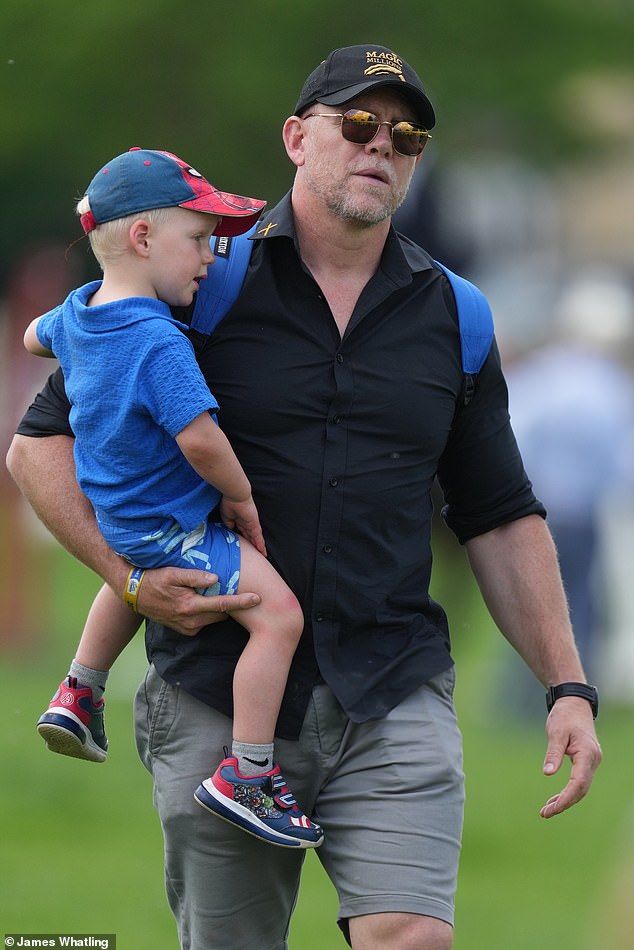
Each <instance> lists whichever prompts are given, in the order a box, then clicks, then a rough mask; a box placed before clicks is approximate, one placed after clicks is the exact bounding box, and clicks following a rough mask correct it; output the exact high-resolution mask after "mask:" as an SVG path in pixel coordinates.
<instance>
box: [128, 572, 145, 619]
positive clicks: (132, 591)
mask: <svg viewBox="0 0 634 950" xmlns="http://www.w3.org/2000/svg"><path fill="white" fill-rule="evenodd" d="M144 575H145V571H144V570H142V569H141V568H140V567H133V568H132V570H131V571H130V573H129V574H128V579H127V581H126V582H125V588H124V590H123V600H124V602H125V603H126V604H127V605H128V607H130V608H131V609H132V610H133V611H134V612H135V613H136V612H137V600H138V598H139V588H140V586H141V581H142V580H143V577H144Z"/></svg>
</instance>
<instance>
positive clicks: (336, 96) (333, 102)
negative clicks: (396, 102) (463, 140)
mask: <svg viewBox="0 0 634 950" xmlns="http://www.w3.org/2000/svg"><path fill="white" fill-rule="evenodd" d="M384 86H389V87H390V88H391V89H394V91H395V92H401V93H402V94H403V95H404V96H405V97H406V98H407V99H409V101H410V102H411V103H412V104H413V106H414V108H415V109H416V111H417V113H418V117H419V119H420V121H421V123H422V124H423V125H424V126H425V128H426V129H431V128H433V127H434V125H435V124H436V114H435V112H434V107H433V106H432V104H431V102H430V101H429V99H428V98H427V96H425V95H423V93H422V92H421V91H420V89H417V88H416V86H412V84H411V83H409V82H400V81H397V80H395V79H386V80H385V82H381V81H380V80H379V81H377V80H376V79H373V80H372V81H371V82H360V83H357V84H356V85H355V86H346V88H345V89H340V90H339V91H338V92H331V93H330V94H329V95H327V96H319V98H318V99H317V102H322V103H323V104H324V105H325V106H340V105H343V104H344V103H346V102H349V101H350V99H354V98H355V96H360V95H362V94H363V93H364V92H368V91H371V90H373V89H378V88H380V87H384ZM308 105H310V103H309V102H307V103H306V106H308ZM302 111H303V110H302Z"/></svg>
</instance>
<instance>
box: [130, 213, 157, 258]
mask: <svg viewBox="0 0 634 950" xmlns="http://www.w3.org/2000/svg"><path fill="white" fill-rule="evenodd" d="M151 231H152V226H151V224H150V222H149V221H147V220H146V219H145V218H137V219H136V221H135V222H134V223H133V224H131V225H130V230H129V231H128V238H129V241H130V247H131V248H132V250H133V251H134V252H135V253H136V254H138V255H139V257H147V256H148V254H149V252H150V234H151Z"/></svg>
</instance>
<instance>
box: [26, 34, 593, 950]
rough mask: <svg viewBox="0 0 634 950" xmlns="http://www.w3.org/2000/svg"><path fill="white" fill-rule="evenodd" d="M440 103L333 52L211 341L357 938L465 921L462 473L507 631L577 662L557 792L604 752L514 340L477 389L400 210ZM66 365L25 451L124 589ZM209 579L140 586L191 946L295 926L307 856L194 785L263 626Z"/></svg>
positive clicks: (143, 714)
mask: <svg viewBox="0 0 634 950" xmlns="http://www.w3.org/2000/svg"><path fill="white" fill-rule="evenodd" d="M434 121H435V117H434V111H433V108H432V105H431V103H430V102H429V99H428V98H427V96H426V94H425V90H424V88H423V86H422V83H421V81H420V79H419V78H418V76H417V75H416V73H415V72H414V71H413V70H412V69H411V67H410V66H408V64H407V63H405V62H404V61H403V60H402V59H401V58H400V57H399V56H398V55H397V54H396V53H394V52H392V51H391V50H388V49H386V48H385V47H380V46H374V45H368V46H353V47H349V48H345V49H341V50H335V51H334V52H333V53H331V54H330V56H329V57H328V58H327V59H326V60H325V61H324V62H323V63H321V64H320V65H319V66H318V67H317V68H316V69H315V70H314V71H313V73H312V74H311V75H310V76H309V77H308V79H307V80H306V83H305V85H304V87H303V89H302V91H301V93H300V97H299V100H298V102H297V105H296V108H295V114H294V115H293V116H291V117H290V118H289V119H287V120H286V122H285V124H284V129H283V138H284V143H285V147H286V150H287V153H288V155H289V158H290V159H291V161H292V162H293V164H294V165H295V167H296V174H295V181H294V185H293V189H292V192H291V193H290V195H287V196H286V198H284V199H283V200H282V202H281V203H280V204H279V205H278V206H277V207H276V208H274V209H273V210H272V211H271V212H270V213H269V214H267V215H266V217H265V218H264V220H263V222H262V225H261V227H260V229H259V231H258V237H257V239H256V242H255V248H254V251H253V256H252V261H251V267H250V270H249V273H248V275H247V278H246V281H245V285H244V288H243V292H242V294H241V297H240V299H239V300H238V302H237V303H236V304H235V305H234V306H233V308H232V309H231V310H230V312H229V313H228V314H227V316H226V317H225V318H224V320H223V321H222V323H221V324H220V326H219V327H218V328H217V330H216V331H214V334H213V335H212V337H210V338H209V339H208V340H206V341H202V346H201V348H200V352H199V362H200V365H201V368H202V369H203V372H204V374H205V376H206V378H207V379H208V380H209V381H210V382H213V387H214V392H215V393H216V394H217V395H218V401H219V403H220V406H221V415H220V423H221V425H222V427H223V429H224V431H225V432H226V433H227V435H228V436H229V439H230V440H231V442H232V444H233V446H234V449H235V450H236V453H237V455H238V457H239V458H240V460H241V462H242V464H243V465H244V468H245V470H246V472H247V475H248V477H249V479H250V481H251V484H252V486H253V493H254V497H255V499H256V503H257V505H258V510H259V512H260V517H261V521H262V525H263V528H264V534H265V537H266V541H267V549H268V552H269V556H270V558H271V560H272V562H273V564H274V565H275V566H276V567H277V568H278V570H279V571H280V573H281V574H282V576H284V577H285V579H286V580H287V581H288V583H289V585H290V586H291V588H292V589H293V590H294V592H295V593H296V594H297V595H298V597H299V599H300V602H301V603H302V606H303V609H304V615H305V629H304V634H303V636H302V639H301V641H300V646H299V648H298V650H297V653H296V655H295V659H294V663H293V667H292V670H291V674H290V677H289V682H288V687H287V690H286V694H285V700H284V704H283V708H282V712H281V714H280V718H279V721H278V730H277V739H276V747H277V748H278V750H279V757H280V760H281V761H283V762H284V763H285V770H286V773H287V777H288V779H289V782H290V783H291V784H292V786H293V788H294V790H295V793H296V795H297V798H298V801H299V803H300V804H301V805H302V807H303V809H304V810H305V811H306V812H307V813H308V814H314V816H315V818H316V820H318V821H319V823H320V824H321V825H322V827H323V829H324V834H325V839H324V844H323V845H322V847H321V848H320V854H319V856H320V859H321V860H322V861H323V864H324V867H325V869H326V871H327V873H328V874H329V876H330V878H331V879H332V881H333V883H334V884H335V887H336V888H337V891H338V894H339V899H340V911H339V917H340V921H339V922H340V926H341V928H342V930H343V932H344V934H345V935H346V938H347V939H348V942H349V943H350V945H351V946H352V947H353V948H354V950H374V948H377V950H378V948H381V950H413V948H416V950H447V948H449V947H450V946H451V943H452V925H453V901H454V891H455V884H456V875H457V865H458V853H459V846H460V836H461V826H462V806H463V777H462V764H461V744H460V736H459V733H458V729H457V726H456V722H455V713H454V708H453V702H452V692H453V665H452V660H451V656H450V652H449V635H448V630H447V623H446V617H445V615H444V612H443V611H442V609H441V608H440V607H439V606H438V605H437V604H435V603H434V602H433V601H431V600H430V598H429V595H428V585H429V578H430V572H431V552H430V522H431V500H430V491H431V487H432V483H433V481H434V479H435V477H436V476H438V478H439V480H440V483H441V486H442V488H443V491H444V493H445V499H446V502H447V507H446V520H447V522H448V524H449V525H450V527H451V528H452V529H453V530H454V531H455V532H456V534H457V535H458V537H459V539H460V540H461V541H462V542H464V543H465V544H466V547H467V551H468V555H469V559H470V562H471V564H472V567H473V570H474V572H475V575H476V577H477V579H478V582H479V584H480V587H481V589H482V592H483V594H484V597H485V599H486V601H487V604H488V606H489V609H490V611H491V614H492V616H493V617H494V619H495V620H496V623H497V624H498V626H499V627H500V629H501V630H502V631H503V632H504V634H505V635H506V636H507V638H508V639H509V640H510V642H511V643H512V644H513V646H514V647H515V648H516V649H517V650H518V652H519V653H520V654H521V655H522V656H523V657H524V659H525V660H526V662H527V663H528V665H529V666H530V668H531V669H532V670H533V672H534V673H535V675H536V676H537V678H538V679H539V680H540V681H541V682H542V683H543V684H544V686H547V687H551V686H558V685H560V684H563V683H574V684H575V686H573V687H564V688H563V689H561V690H559V691H557V692H556V693H554V694H552V695H551V702H552V703H553V704H552V711H551V712H550V715H549V717H548V720H547V733H548V738H549V742H548V750H547V754H546V761H545V765H544V771H545V772H546V773H547V774H550V773H553V772H556V771H557V770H558V769H559V767H560V765H561V763H562V760H563V757H564V755H568V756H569V757H570V759H571V760H572V762H573V764H574V768H573V771H572V774H571V777H570V779H569V781H568V782H567V784H566V785H565V787H564V789H563V791H561V793H560V794H558V795H554V796H553V797H552V798H551V799H550V800H549V801H548V803H547V804H546V805H545V806H544V808H543V809H542V815H543V816H544V817H550V816H551V815H554V814H557V813H559V812H561V811H563V810H564V809H566V808H568V807H570V806H571V805H572V804H574V803H575V802H577V801H578V800H579V799H580V798H582V797H583V795H585V793H586V792H587V790H588V787H589V785H590V782H591V779H592V775H593V772H594V770H595V769H596V768H597V766H598V764H599V761H600V755H601V753H600V749H599V745H598V743H597V740H596V736H595V732H594V725H593V709H592V708H591V704H590V702H589V701H588V700H593V701H594V694H593V693H592V692H591V690H590V687H588V686H587V685H585V677H584V673H583V669H582V667H581V664H580V661H579V658H578V654H577V651H576V648H575V645H574V639H573V636H572V632H571V628H570V623H569V620H568V614H567V609H566V603H565V598H564V594H563V590H562V586H561V581H560V577H559V572H558V569H557V561H556V554H555V551H554V547H553V544H552V541H551V538H550V535H549V533H548V530H547V528H546V526H545V523H544V520H543V516H544V510H543V508H542V506H541V504H540V503H539V502H538V501H537V500H536V499H535V497H534V495H533V493H532V490H531V486H530V483H529V482H528V479H527V477H526V475H525V473H524V470H523V466H522V463H521V459H520V456H519V453H518V451H517V447H516V444H515V440H514V438H513V434H512V431H511V429H510V425H509V419H508V412H507V407H506V387H505V384H504V379H503V376H502V373H501V370H500V365H499V358H498V354H497V349H496V347H495V346H493V347H492V349H491V352H490V354H489V356H488V359H487V361H486V363H485V365H484V367H483V369H482V371H481V373H480V374H479V376H478V380H477V386H476V391H475V395H474V397H473V398H472V400H471V402H470V403H469V405H468V406H464V405H462V400H461V398H460V394H461V388H462V382H463V380H462V371H461V365H460V343H459V334H458V325H457V315H456V308H455V302H454V299H453V296H452V293H451V289H450V287H449V284H448V283H447V281H446V279H445V277H444V275H443V274H442V272H441V271H440V269H439V268H438V267H437V266H436V265H435V264H434V263H433V262H432V261H431V259H430V257H429V256H428V255H427V254H426V253H425V252H424V251H422V250H421V249H420V248H418V247H416V246H415V245H412V244H411V242H409V241H407V240H406V239H404V238H400V237H399V236H398V235H397V234H396V233H395V232H394V230H393V229H392V228H391V224H390V221H391V216H392V214H393V213H394V211H395V210H396V208H397V207H398V206H399V204H400V203H401V201H402V200H403V198H404V196H405V194H406V191H407V187H408V185H409V182H410V179H411V177H412V174H413V172H414V170H415V167H416V165H417V164H418V162H419V161H420V157H421V153H422V149H423V147H424V145H425V142H426V141H427V138H428V131H426V130H429V129H430V128H431V127H433V124H434ZM199 342H200V341H199ZM60 386H61V382H60V380H59V378H58V379H56V380H55V381H54V383H53V384H51V385H50V386H49V387H48V390H47V391H45V393H44V394H43V395H41V396H40V397H39V399H38V401H36V404H35V406H34V407H32V409H31V410H30V412H29V413H27V417H25V420H24V421H23V424H22V426H21V429H20V433H21V434H19V435H18V436H16V438H15V440H14V443H13V447H12V449H11V452H10V459H9V463H10V467H11V470H12V473H13V475H14V477H15V479H16V481H17V482H18V484H19V485H20V487H21V488H22V490H23V491H24V493H25V495H26V497H27V498H28V499H29V500H30V502H31V503H32V505H33V506H34V508H35V509H36V511H37V512H38V514H39V515H40V517H41V518H42V519H43V520H44V521H45V523H46V524H47V525H48V526H49V528H50V529H51V530H52V531H53V532H54V533H55V534H56V535H57V537H58V538H59V539H60V540H61V541H62V543H64V544H65V546H66V547H67V548H68V549H69V550H70V551H71V553H73V554H75V555H76V556H77V557H79V558H80V559H81V560H83V561H84V562H85V563H87V564H89V565H90V566H91V567H92V568H93V569H95V570H96V571H98V573H100V574H101V575H102V576H103V577H104V578H105V579H106V580H107V582H108V583H109V584H110V585H111V586H112V587H113V588H114V589H115V590H116V591H118V592H119V593H121V592H122V591H123V588H124V585H125V580H126V577H127V573H128V569H127V568H126V566H125V565H123V564H122V563H121V562H119V561H118V560H117V559H116V557H113V556H112V555H111V554H110V552H109V551H107V550H105V549H104V545H103V544H102V543H101V541H100V538H99V536H98V533H97V531H96V529H95V528H94V525H93V518H92V514H91V512H90V511H89V510H88V508H87V505H86V503H85V501H84V499H83V497H82V496H81V495H80V494H79V493H78V491H77V489H76V487H75V486H74V482H73V465H72V455H71V453H72V438H71V436H72V433H70V431H69V429H68V426H67V423H66V422H65V421H64V418H63V412H62V410H61V400H60ZM44 416H46V417H47V418H48V420H49V421H48V422H43V421H42V420H43V417H44ZM36 435H38V436H42V435H46V436H47V438H45V439H43V438H33V437H32V436H36ZM44 472H46V477H44V474H43V473H44ZM208 582H209V579H208V578H202V579H201V575H200V574H199V573H197V572H194V571H191V572H178V571H176V570H174V569H169V568H166V569H163V570H161V571H156V572H148V574H147V575H146V579H145V580H144V582H143V585H142V588H141V591H140V593H139V609H140V610H141V612H142V613H144V614H146V615H147V616H149V617H152V618H154V622H150V623H149V624H148V633H147V644H148V652H149V656H150V660H151V663H152V666H151V667H150V671H149V672H148V675H147V677H146V679H145V682H144V684H142V686H141V687H140V690H139V692H138V694H137V709H136V711H137V741H138V745H139V750H140V754H141V756H142V758H143V761H144V762H145V764H146V765H147V767H148V768H149V769H150V771H151V772H152V774H153V779H154V789H155V801H156V804H157V808H158V811H159V814H160V817H161V821H162V825H163V832H164V836H165V845H166V847H165V851H166V879H167V888H168V896H169V900H170V904H171V906H172V909H173V911H174V913H175V915H176V918H177V922H178V927H179V935H180V940H181V946H182V947H183V948H187V950H209V948H216V947H217V948H223V950H224V948H226V947H229V946H236V947H237V946H240V947H242V948H251V950H263V948H265V947H266V948H281V947H284V946H286V935H287V930H288V923H289V920H290V916H291V913H292V909H293V903H294V900H295V897H296V893H297V888H298V885H299V875H300V868H301V857H300V856H297V855H296V854H295V853H290V854H289V853H286V852H282V849H274V848H269V849H267V850H266V852H265V851H264V850H263V848H262V846H261V845H260V844H259V843H258V842H257V841H255V840H253V841H251V839H249V838H248V837H247V836H245V835H241V833H240V832H235V831H234V829H233V828H231V827H230V826H228V825H225V824H224V823H222V822H217V821H215V820H212V819H211V818H210V817H208V816H206V815H205V814H204V813H201V809H197V808H196V806H195V804H194V803H193V801H192V802H190V801H189V799H188V795H187V790H188V789H193V788H195V787H196V785H197V783H198V782H199V781H200V777H201V776H202V775H204V774H206V773H207V771H208V759H209V756H210V754H212V755H213V754H215V753H216V749H217V748H218V746H219V745H222V744H223V743H226V742H227V741H228V739H229V737H230V735H231V721H230V715H231V698H230V683H231V675H232V670H233V667H234V665H235V662H236V659H237V656H238V655H239V653H240V650H241V649H242V647H243V645H244V637H243V635H242V633H241V628H239V627H238V626H237V625H235V624H233V622H232V621H231V620H227V619H224V618H222V617H221V616H220V617H219V613H220V612H222V611H223V610H228V609H230V608H231V607H232V606H233V605H234V603H235V602H234V601H232V600H231V598H228V597H223V598H217V599H214V598H207V599H206V600H203V599H202V598H199V597H197V596H196V595H195V594H194V593H193V592H192V591H191V588H192V587H194V586H201V585H202V584H203V583H208ZM238 603H239V605H240V606H247V605H248V595H241V598H240V599H239V601H238ZM214 612H215V613H214ZM218 620H220V621H221V622H220V623H215V621H218ZM210 621H214V626H210V625H209V624H210ZM161 623H162V624H165V626H161ZM204 624H207V626H203V625H204ZM201 626H203V629H202V630H201V631H200V632H198V629H199V627H201ZM168 627H169V628H171V629H168ZM176 631H178V632H176ZM183 634H185V635H186V636H183ZM570 692H572V693H573V694H574V695H568V694H569V693H570ZM579 694H581V695H579ZM556 697H557V698H556ZM584 697H586V698H584ZM555 698H556V701H554V700H555ZM553 701H554V702H553Z"/></svg>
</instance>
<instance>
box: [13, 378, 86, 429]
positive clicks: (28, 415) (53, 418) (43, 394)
mask: <svg viewBox="0 0 634 950" xmlns="http://www.w3.org/2000/svg"><path fill="white" fill-rule="evenodd" d="M69 413H70V403H69V401H68V398H67V396H66V389H65V387H64V376H63V374H62V371H61V369H58V370H57V371H56V372H55V373H52V375H51V376H49V378H48V380H47V381H46V383H45V385H44V387H43V389H42V390H41V391H40V392H39V393H38V394H37V396H36V397H35V399H34V400H33V402H32V403H31V405H30V406H29V408H28V409H27V411H26V412H25V413H24V416H23V417H22V419H21V421H20V423H19V425H18V427H17V430H16V431H17V433H18V435H27V436H31V437H32V438H36V439H38V438H45V437H46V436H49V435H69V436H74V433H73V430H72V429H71V427H70V422H69V421H68V416H69Z"/></svg>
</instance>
